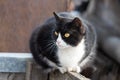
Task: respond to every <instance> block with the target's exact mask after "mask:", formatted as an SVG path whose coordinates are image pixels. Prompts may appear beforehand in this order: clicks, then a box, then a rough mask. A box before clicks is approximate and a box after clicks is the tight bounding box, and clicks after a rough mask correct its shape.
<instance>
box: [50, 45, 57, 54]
mask: <svg viewBox="0 0 120 80" xmlns="http://www.w3.org/2000/svg"><path fill="white" fill-rule="evenodd" d="M55 47H56V46H55V45H52V48H51V51H50V54H51V53H52V52H53V51H54V49H55Z"/></svg>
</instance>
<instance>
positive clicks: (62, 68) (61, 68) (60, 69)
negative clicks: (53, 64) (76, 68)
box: [58, 67, 67, 74]
mask: <svg viewBox="0 0 120 80" xmlns="http://www.w3.org/2000/svg"><path fill="white" fill-rule="evenodd" d="M58 70H59V71H60V72H61V73H62V74H64V73H65V72H67V68H66V67H58Z"/></svg>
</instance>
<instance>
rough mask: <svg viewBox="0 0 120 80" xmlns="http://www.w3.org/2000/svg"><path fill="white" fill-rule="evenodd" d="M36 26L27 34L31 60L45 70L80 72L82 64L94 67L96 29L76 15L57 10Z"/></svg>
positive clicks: (82, 67) (83, 66)
mask: <svg viewBox="0 0 120 80" xmlns="http://www.w3.org/2000/svg"><path fill="white" fill-rule="evenodd" d="M53 14H54V16H53V17H52V18H49V19H48V20H47V21H46V22H45V23H44V24H43V25H41V26H39V27H37V28H36V29H35V30H34V31H33V34H32V35H31V38H30V50H31V53H32V55H33V58H34V60H35V61H36V62H37V63H38V64H39V65H40V66H41V68H43V69H44V70H45V71H47V72H50V71H52V70H55V69H58V70H59V71H60V72H61V73H65V72H71V71H74V72H77V73H80V72H81V71H82V70H83V69H84V68H86V67H93V68H94V69H95V66H93V65H92V64H94V57H95V55H96V53H95V48H96V32H95V31H94V28H93V27H92V26H91V25H90V24H89V23H88V22H87V21H85V20H83V19H82V18H81V17H80V16H75V15H72V14H71V13H69V12H61V13H58V14H56V13H55V12H54V13H53Z"/></svg>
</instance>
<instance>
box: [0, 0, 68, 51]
mask: <svg viewBox="0 0 120 80" xmlns="http://www.w3.org/2000/svg"><path fill="white" fill-rule="evenodd" d="M67 3H68V0H29V1H28V0H0V52H29V38H30V35H31V33H32V31H33V29H34V28H35V27H36V26H38V25H41V24H43V22H44V21H45V20H46V19H48V17H50V16H52V15H53V14H52V13H53V12H54V11H55V12H60V11H66V10H67V5H68V4H67Z"/></svg>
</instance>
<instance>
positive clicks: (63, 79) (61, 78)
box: [49, 71, 90, 80]
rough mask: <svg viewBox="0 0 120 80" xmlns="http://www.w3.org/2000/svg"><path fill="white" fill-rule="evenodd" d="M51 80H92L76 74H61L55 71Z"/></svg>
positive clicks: (51, 75) (50, 76) (50, 77)
mask: <svg viewBox="0 0 120 80" xmlns="http://www.w3.org/2000/svg"><path fill="white" fill-rule="evenodd" d="M49 80H90V79H88V78H85V77H84V76H82V75H80V74H78V73H74V72H70V73H65V74H61V73H60V72H59V71H55V72H52V73H51V74H50V75H49Z"/></svg>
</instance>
